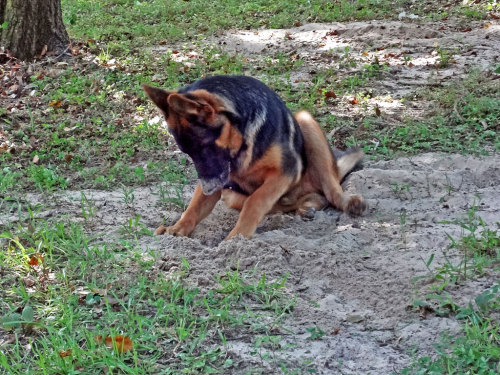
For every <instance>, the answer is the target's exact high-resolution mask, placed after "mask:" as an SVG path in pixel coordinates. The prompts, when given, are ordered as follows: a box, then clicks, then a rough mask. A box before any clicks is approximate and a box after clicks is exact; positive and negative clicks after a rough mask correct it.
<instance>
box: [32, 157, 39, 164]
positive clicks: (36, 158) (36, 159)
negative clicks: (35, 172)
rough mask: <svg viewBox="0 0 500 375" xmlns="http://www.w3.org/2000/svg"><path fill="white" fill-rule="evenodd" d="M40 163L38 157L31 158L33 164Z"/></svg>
mask: <svg viewBox="0 0 500 375" xmlns="http://www.w3.org/2000/svg"><path fill="white" fill-rule="evenodd" d="M39 162H40V157H39V156H38V155H35V156H33V164H38V163H39Z"/></svg>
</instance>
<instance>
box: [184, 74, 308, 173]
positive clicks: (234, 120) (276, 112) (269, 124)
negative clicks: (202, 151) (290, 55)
mask: <svg viewBox="0 0 500 375" xmlns="http://www.w3.org/2000/svg"><path fill="white" fill-rule="evenodd" d="M196 90H206V91H208V92H209V93H211V94H215V95H217V97H218V98H219V99H220V100H221V101H222V102H223V103H224V106H225V111H226V116H227V117H228V118H229V119H230V121H231V124H232V126H234V127H236V128H237V129H238V131H239V132H240V133H241V134H242V135H243V145H242V147H241V150H240V155H238V156H239V157H238V158H235V160H234V163H235V165H233V169H235V170H236V169H246V168H248V166H249V165H251V164H252V163H253V162H255V161H256V160H259V159H260V158H262V156H263V155H264V153H265V152H266V151H267V150H269V148H270V147H271V145H273V144H275V145H279V147H280V149H281V152H282V155H281V159H282V161H283V163H282V169H283V172H284V173H286V174H288V175H290V176H297V175H298V174H300V173H302V168H303V163H304V160H303V158H304V153H303V149H304V146H303V143H304V140H303V137H302V133H301V132H300V129H299V126H298V124H297V122H296V121H295V119H294V117H293V116H292V113H291V112H290V110H289V109H288V108H287V106H286V105H285V103H284V102H283V100H281V98H280V97H279V96H278V95H277V94H276V93H275V92H274V91H272V90H271V89H269V88H268V87H267V86H266V85H265V84H263V83H262V82H260V81H258V80H256V79H255V78H252V77H247V76H214V77H209V78H205V79H202V80H199V81H197V82H195V83H193V84H191V85H189V86H187V87H184V88H183V89H181V90H179V93H180V94H185V95H187V96H189V93H190V92H192V91H196Z"/></svg>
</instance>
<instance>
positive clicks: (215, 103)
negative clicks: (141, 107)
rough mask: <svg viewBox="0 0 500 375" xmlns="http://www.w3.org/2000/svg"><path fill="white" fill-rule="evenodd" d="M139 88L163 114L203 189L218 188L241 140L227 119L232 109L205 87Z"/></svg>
mask: <svg viewBox="0 0 500 375" xmlns="http://www.w3.org/2000/svg"><path fill="white" fill-rule="evenodd" d="M143 88H144V91H146V93H147V94H148V96H149V97H150V98H151V100H152V101H153V102H154V103H155V104H156V105H157V107H158V108H160V110H161V111H162V113H163V115H164V116H165V119H166V120H167V124H168V128H169V131H170V133H171V134H172V135H173V136H174V138H175V141H176V142H177V145H178V146H179V148H180V150H181V151H182V152H185V153H186V154H188V155H189V156H190V157H191V159H193V163H194V166H195V168H196V171H197V172H198V177H199V178H200V183H201V187H202V189H203V193H205V194H206V195H210V194H213V193H215V192H216V191H218V190H221V189H222V188H223V186H224V185H225V184H226V183H227V182H228V181H229V169H230V160H231V157H232V156H234V155H235V154H236V153H237V152H238V150H239V149H240V148H241V145H242V141H243V139H242V136H241V133H240V132H239V131H238V130H237V129H236V128H235V127H234V126H233V125H232V124H231V122H230V120H229V117H230V113H231V112H232V111H231V109H230V108H228V105H227V104H226V105H224V100H222V99H221V98H219V97H218V96H217V95H214V94H211V93H209V92H208V91H206V90H194V91H191V92H187V93H178V92H176V91H165V90H161V89H158V88H155V87H151V86H147V85H143Z"/></svg>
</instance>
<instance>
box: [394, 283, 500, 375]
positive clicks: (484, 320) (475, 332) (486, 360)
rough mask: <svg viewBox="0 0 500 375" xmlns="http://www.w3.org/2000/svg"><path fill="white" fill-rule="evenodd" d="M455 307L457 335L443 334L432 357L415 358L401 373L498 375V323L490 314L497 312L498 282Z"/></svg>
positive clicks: (498, 309) (499, 337)
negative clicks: (458, 321) (458, 322)
mask: <svg viewBox="0 0 500 375" xmlns="http://www.w3.org/2000/svg"><path fill="white" fill-rule="evenodd" d="M451 302H452V301H451ZM455 309H456V312H457V315H456V317H457V319H461V320H463V324H462V327H461V332H460V333H459V336H458V337H450V336H448V335H447V334H443V335H442V338H441V341H440V342H439V343H438V344H436V354H435V355H434V356H424V357H420V358H416V359H415V360H414V362H413V363H412V365H411V366H410V367H408V368H405V369H403V370H402V371H401V373H402V374H404V375H441V374H442V375H444V374H447V375H454V374H456V375H459V374H478V375H479V374H481V375H495V374H498V370H499V367H498V365H499V363H500V345H498V343H499V342H500V325H499V323H498V320H497V319H495V318H493V317H491V316H492V315H493V314H494V313H498V312H499V311H500V284H496V285H494V286H493V287H492V288H489V289H486V290H485V291H484V292H483V293H481V294H480V295H479V296H477V297H476V299H475V304H472V303H470V304H469V306H467V307H458V306H455Z"/></svg>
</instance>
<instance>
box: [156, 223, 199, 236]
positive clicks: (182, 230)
mask: <svg viewBox="0 0 500 375" xmlns="http://www.w3.org/2000/svg"><path fill="white" fill-rule="evenodd" d="M191 232H192V229H191V230H190V228H188V227H186V226H183V225H177V224H175V225H172V226H170V227H166V226H164V225H160V226H159V227H158V228H156V230H155V236H160V235H162V234H165V233H167V234H171V235H172V236H187V235H188V234H189V233H191Z"/></svg>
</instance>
